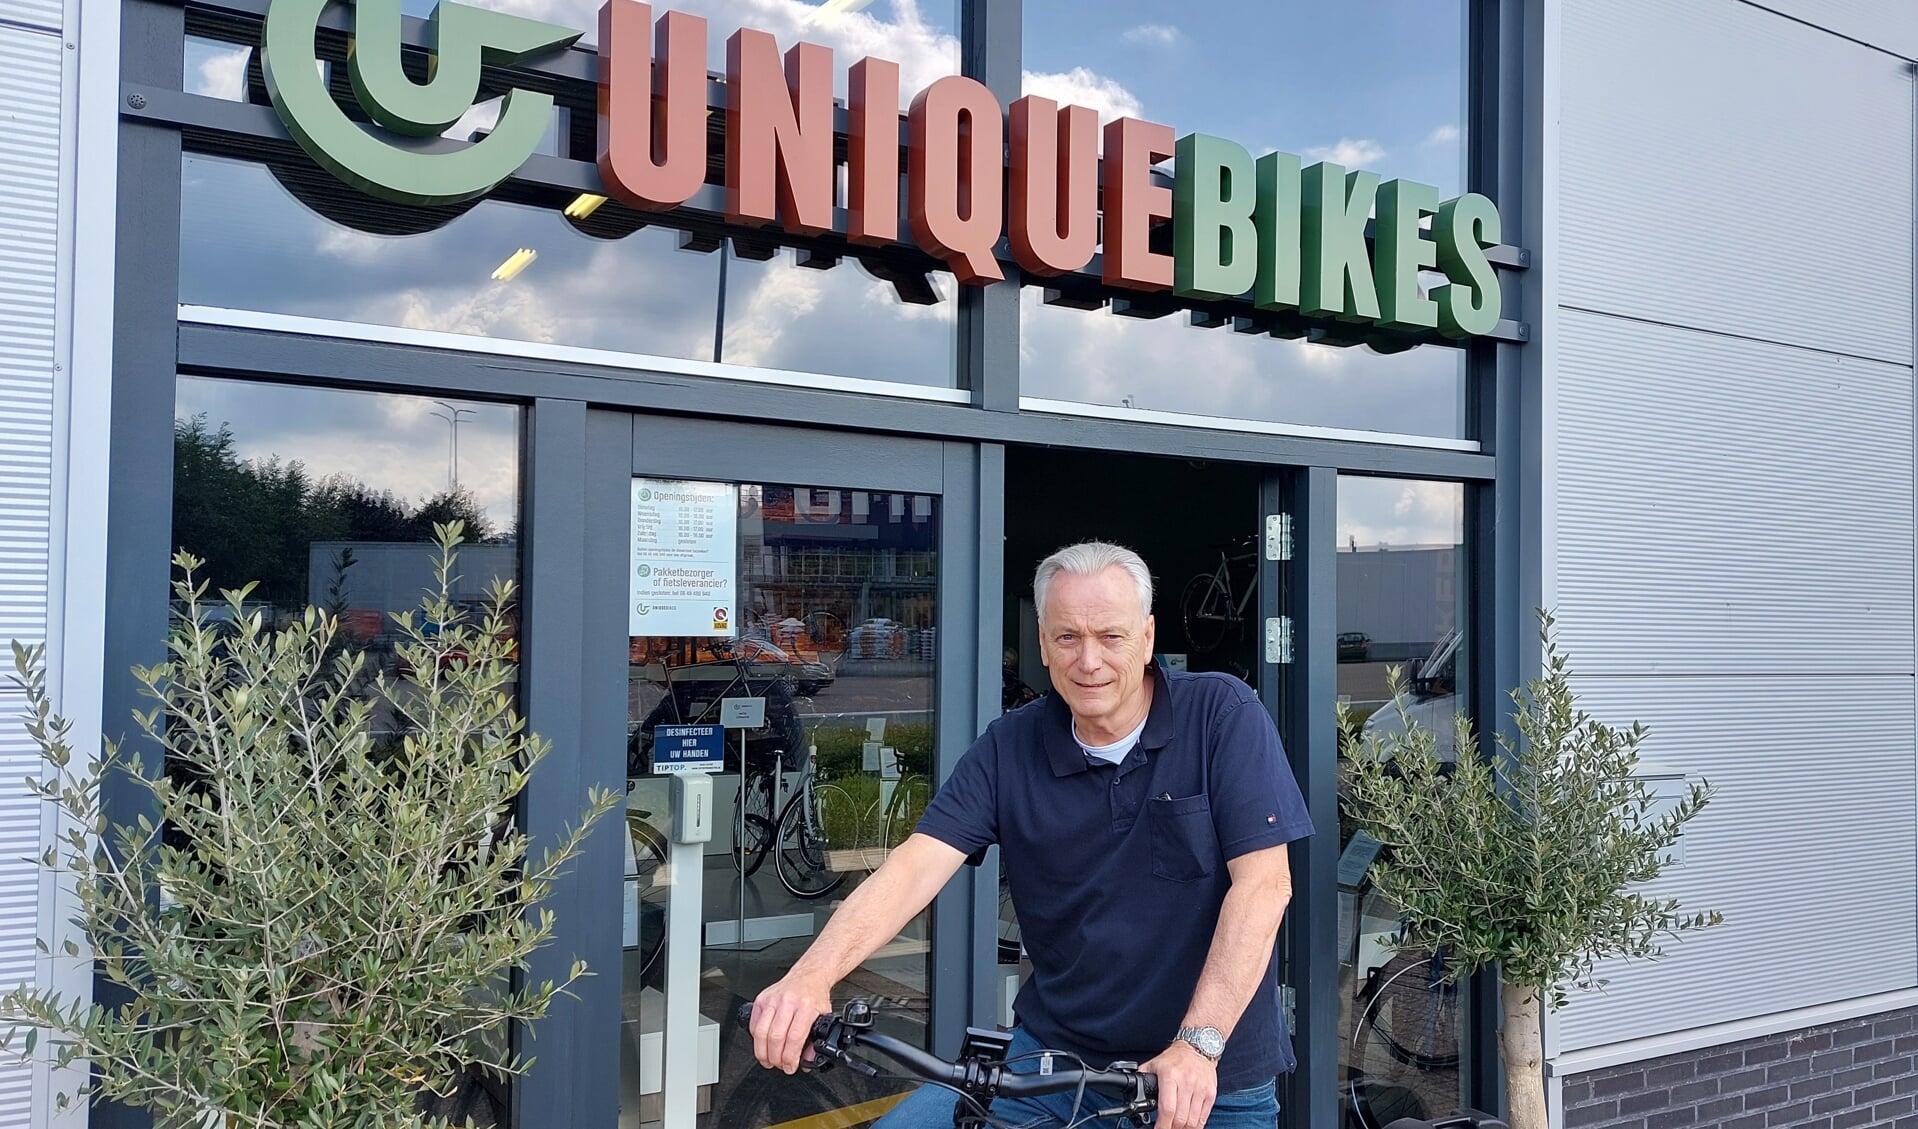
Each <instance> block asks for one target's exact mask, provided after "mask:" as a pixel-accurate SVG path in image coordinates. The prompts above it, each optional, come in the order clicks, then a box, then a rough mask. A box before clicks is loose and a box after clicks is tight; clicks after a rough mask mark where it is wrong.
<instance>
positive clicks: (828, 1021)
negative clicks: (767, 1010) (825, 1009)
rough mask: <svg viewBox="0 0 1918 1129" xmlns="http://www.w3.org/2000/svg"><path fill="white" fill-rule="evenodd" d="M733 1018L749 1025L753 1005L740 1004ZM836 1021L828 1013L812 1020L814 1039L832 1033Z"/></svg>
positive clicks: (741, 1024)
mask: <svg viewBox="0 0 1918 1129" xmlns="http://www.w3.org/2000/svg"><path fill="white" fill-rule="evenodd" d="M733 1018H734V1019H736V1020H738V1021H739V1025H740V1026H741V1027H751V1026H752V1025H753V1005H751V1004H740V1005H739V1011H738V1012H736V1013H735V1014H734V1016H733ZM837 1022H839V1020H838V1019H836V1018H834V1017H833V1016H830V1015H822V1016H820V1017H819V1018H817V1019H815V1020H813V1021H812V1037H813V1038H815V1039H823V1038H825V1037H826V1036H828V1035H830V1034H832V1027H833V1024H835V1023H837Z"/></svg>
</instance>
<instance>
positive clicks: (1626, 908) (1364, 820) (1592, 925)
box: [1339, 614, 1720, 1129]
mask: <svg viewBox="0 0 1918 1129" xmlns="http://www.w3.org/2000/svg"><path fill="white" fill-rule="evenodd" d="M1540 622H1541V630H1540V637H1541V640H1542V643H1543V651H1544V659H1545V670H1544V674H1543V676H1542V677H1540V678H1537V679H1534V680H1532V681H1531V682H1530V683H1528V684H1527V685H1526V686H1524V687H1522V688H1520V689H1517V690H1514V691H1513V692H1512V705H1513V711H1514V721H1515V722H1516V726H1517V729H1518V732H1519V737H1518V739H1517V740H1516V741H1513V740H1508V739H1507V738H1506V737H1505V736H1504V735H1503V734H1501V735H1500V736H1499V740H1498V744H1499V749H1500V754H1501V755H1498V756H1495V757H1490V758H1487V757H1482V756H1481V755H1480V753H1479V747H1478V738H1477V735H1476V734H1475V733H1474V732H1473V731H1472V727H1471V725H1470V723H1469V721H1468V720H1467V719H1466V718H1465V717H1464V716H1460V717H1458V718H1457V719H1456V729H1455V733H1454V740H1455V749H1456V757H1455V758H1452V759H1450V760H1447V759H1444V758H1441V757H1440V755H1439V753H1438V741H1437V738H1436V735H1435V734H1434V733H1433V732H1432V731H1431V730H1430V729H1428V728H1426V727H1424V726H1423V725H1421V724H1420V723H1419V722H1418V721H1417V720H1416V719H1415V718H1414V717H1412V716H1411V714H1410V711H1409V710H1408V709H1407V706H1406V700H1405V696H1404V683H1403V680H1402V679H1401V678H1400V676H1399V673H1398V671H1397V670H1396V669H1395V670H1394V671H1393V672H1392V674H1391V678H1390V683H1391V690H1392V697H1393V702H1394V705H1393V708H1395V709H1396V710H1397V711H1398V715H1399V721H1400V725H1399V726H1397V727H1380V728H1378V729H1372V730H1367V729H1363V728H1361V726H1360V725H1359V724H1358V721H1357V719H1356V718H1355V717H1354V716H1353V715H1352V714H1351V713H1350V712H1349V711H1347V710H1345V709H1344V707H1341V709H1340V718H1339V730H1340V737H1341V745H1342V749H1343V752H1344V753H1345V766H1344V767H1345V780H1344V786H1343V789H1342V792H1343V803H1344V807H1345V812H1346V815H1347V816H1348V818H1350V819H1351V820H1352V822H1353V823H1355V824H1356V825H1357V826H1358V828H1359V829H1361V830H1363V831H1365V832H1367V833H1368V834H1370V835H1372V836H1373V837H1375V838H1377V839H1378V840H1380V841H1381V842H1382V843H1383V844H1384V848H1385V849H1384V851H1383V853H1382V854H1381V856H1380V859H1379V861H1378V862H1377V863H1375V864H1374V869H1373V872H1372V881H1373V883H1374V885H1375V886H1376V887H1377V888H1378V889H1379V890H1380V892H1381V893H1383V894H1384V895H1385V896H1386V897H1388V898H1389V899H1390V900H1391V901H1392V902H1393V903H1394V904H1395V905H1396V906H1397V907H1398V909H1399V911H1400V913H1401V914H1402V915H1403V920H1404V937H1403V943H1404V944H1405V945H1406V946H1408V947H1417V948H1420V949H1423V950H1428V951H1432V952H1436V953H1440V954H1442V955H1443V957H1444V967H1445V969H1446V974H1447V975H1448V976H1449V977H1451V978H1453V979H1458V978H1463V977H1465V976H1468V975H1470V974H1471V973H1473V972H1475V971H1477V970H1478V969H1481V968H1487V967H1496V968H1497V969H1498V973H1499V984H1500V996H1501V1005H1502V1006H1501V1010H1502V1013H1503V1014H1502V1021H1501V1023H1500V1025H1499V1051H1500V1055H1501V1057H1502V1058H1503V1060H1504V1064H1505V1079H1506V1086H1507V1091H1508V1095H1509V1099H1510V1105H1511V1114H1512V1116H1511V1124H1512V1126H1513V1129H1547V1117H1546V1105H1545V1085H1544V1075H1543V1071H1542V1062H1541V1058H1542V1053H1543V1050H1542V1044H1541V1041H1540V1036H1539V1017H1540V1014H1541V1010H1542V1008H1543V1007H1546V1006H1549V1007H1553V1008H1557V1007H1560V1006H1563V1004H1564V1003H1565V1001H1566V998H1567V994H1568V992H1569V991H1571V990H1573V989H1590V988H1595V987H1599V986H1601V985H1602V981H1601V980H1599V979H1598V977H1597V975H1596V972H1597V968H1596V965H1597V962H1598V961H1599V960H1602V959H1605V958H1609V957H1620V956H1622V957H1655V956H1657V955H1658V953H1659V951H1660V949H1659V943H1660V941H1661V940H1662V939H1664V938H1667V937H1670V936H1672V935H1674V934H1676V933H1678V932H1681V931H1683V930H1688V929H1697V928H1701V927H1703V926H1707V925H1713V924H1716V923H1717V922H1718V921H1719V920H1720V919H1719V915H1718V914H1716V913H1693V914H1686V913H1682V912H1680V910H1679V906H1678V902H1677V901H1676V900H1675V899H1669V898H1654V897H1650V896H1648V895H1646V894H1645V893H1643V892H1642V890H1641V888H1640V887H1641V885H1642V884H1643V883H1645V882H1648V881H1650V880H1651V879H1653V878H1656V877H1657V876H1658V874H1659V871H1660V869H1661V868H1662V867H1663V865H1664V860H1665V858H1666V856H1667V850H1668V848H1670V847H1671V846H1672V844H1673V843H1675V842H1676V841H1677V839H1678V835H1679V832H1680V831H1681V830H1682V829H1683V827H1684V825H1685V824H1686V823H1687V822H1688V821H1690V820H1691V819H1692V817H1694V816H1696V815H1697V814H1698V813H1699V811H1700V810H1701V809H1703V808H1704V806H1705V804H1706V802H1707V801H1708V800H1709V799H1710V796H1711V790H1710V787H1709V785H1707V784H1704V783H1700V784H1696V785H1693V786H1692V787H1690V788H1689V790H1688V794H1687V795H1685V796H1684V797H1683V798H1681V799H1680V800H1679V801H1678V802H1677V803H1676V804H1674V805H1672V806H1670V807H1668V808H1665V809H1664V810H1660V809H1658V808H1657V807H1656V806H1655V804H1654V797H1653V796H1652V794H1651V791H1650V788H1649V785H1647V783H1646V782H1645V781H1644V779H1642V778H1641V777H1639V776H1636V775H1635V774H1634V773H1635V771H1636V769H1637V767H1638V746H1639V744H1640V742H1642V741H1643V740H1644V738H1645V733H1646V731H1645V728H1644V727H1643V726H1641V725H1638V724H1633V725H1632V726H1631V728H1629V729H1619V728H1616V727H1613V726H1609V725H1605V724H1603V723H1601V722H1599V721H1598V720H1596V719H1595V718H1593V717H1592V716H1591V715H1589V714H1587V713H1586V712H1584V711H1583V710H1581V709H1579V707H1578V699H1577V697H1576V696H1575V695H1574V694H1573V693H1572V688H1571V673H1570V670H1569V666H1568V663H1567V659H1566V657H1565V656H1564V655H1563V654H1560V653H1559V651H1558V648H1557V644H1556V641H1555V639H1554V635H1553V629H1554V623H1553V619H1552V617H1551V616H1550V615H1546V614H1541V616H1540Z"/></svg>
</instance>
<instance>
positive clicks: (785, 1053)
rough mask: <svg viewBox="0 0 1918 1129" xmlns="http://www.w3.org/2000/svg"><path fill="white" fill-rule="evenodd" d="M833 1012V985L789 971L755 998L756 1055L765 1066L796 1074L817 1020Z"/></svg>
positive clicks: (753, 1029)
mask: <svg viewBox="0 0 1918 1129" xmlns="http://www.w3.org/2000/svg"><path fill="white" fill-rule="evenodd" d="M830 1014H832V985H831V984H821V983H818V982H817V981H815V980H813V979H811V978H809V977H806V976H803V975H800V974H799V973H797V972H793V973H788V974H787V975H786V977H785V979H783V980H781V981H779V982H778V983H776V984H774V985H773V986H772V987H770V988H767V989H766V990H765V991H763V992H761V993H759V998H758V999H756V1000H754V1001H753V1021H752V1033H753V1057H754V1058H757V1059H758V1060H759V1065H761V1066H769V1067H773V1068H775V1069H778V1070H783V1071H785V1072H786V1073H788V1074H791V1073H793V1072H794V1071H796V1070H798V1069H799V1060H800V1056H801V1055H803V1054H805V1053H806V1041H807V1040H808V1039H809V1038H810V1037H811V1036H812V1024H813V1020H815V1019H818V1018H819V1017H820V1016H822V1015H830Z"/></svg>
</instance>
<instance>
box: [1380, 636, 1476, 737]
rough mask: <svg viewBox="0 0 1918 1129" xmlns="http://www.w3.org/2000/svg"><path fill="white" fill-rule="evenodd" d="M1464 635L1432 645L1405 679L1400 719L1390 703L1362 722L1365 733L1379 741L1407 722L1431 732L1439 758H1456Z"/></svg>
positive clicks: (1395, 731) (1398, 712)
mask: <svg viewBox="0 0 1918 1129" xmlns="http://www.w3.org/2000/svg"><path fill="white" fill-rule="evenodd" d="M1464 640H1465V633H1464V632H1462V631H1459V630H1457V629H1453V630H1451V631H1448V632H1446V633H1445V634H1444V635H1442V636H1440V637H1439V640H1438V642H1436V643H1434V644H1432V651H1431V654H1429V655H1427V656H1426V657H1425V659H1424V660H1423V661H1421V662H1420V663H1419V664H1418V665H1417V666H1414V667H1413V668H1412V669H1411V670H1410V672H1409V676H1408V677H1407V679H1406V692H1407V697H1408V699H1409V700H1408V701H1407V702H1406V704H1405V710H1404V713H1403V716H1401V714H1400V711H1399V710H1398V708H1397V707H1395V706H1394V705H1393V704H1392V703H1390V702H1387V703H1386V704H1385V705H1383V706H1381V707H1379V708H1378V709H1377V710H1374V711H1373V713H1372V716H1370V717H1368V718H1366V719H1365V727H1364V733H1365V735H1366V736H1367V737H1372V736H1377V737H1378V738H1380V739H1381V740H1383V739H1385V738H1387V737H1392V736H1396V735H1399V734H1402V733H1404V732H1405V725H1406V722H1408V721H1410V722H1411V723H1412V724H1414V725H1418V726H1421V727H1423V728H1425V729H1428V730H1430V731H1431V733H1432V736H1433V739H1434V740H1433V750H1434V751H1435V752H1436V753H1437V754H1438V759H1439V760H1440V761H1441V762H1443V763H1445V764H1451V763H1452V762H1453V761H1456V760H1457V759H1458V734H1457V723H1456V720H1455V719H1456V717H1457V715H1458V711H1459V700H1458V656H1459V649H1460V644H1461V643H1463V642H1464Z"/></svg>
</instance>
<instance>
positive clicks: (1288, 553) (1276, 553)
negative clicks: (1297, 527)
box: [1265, 514, 1292, 561]
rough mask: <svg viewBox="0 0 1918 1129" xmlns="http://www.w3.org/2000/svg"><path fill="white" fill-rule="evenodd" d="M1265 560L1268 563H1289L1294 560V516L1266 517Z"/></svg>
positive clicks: (1271, 515)
mask: <svg viewBox="0 0 1918 1129" xmlns="http://www.w3.org/2000/svg"><path fill="white" fill-rule="evenodd" d="M1265 559H1266V560H1268V561H1289V560H1291V559H1292V515H1291V514H1267V515H1265Z"/></svg>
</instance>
